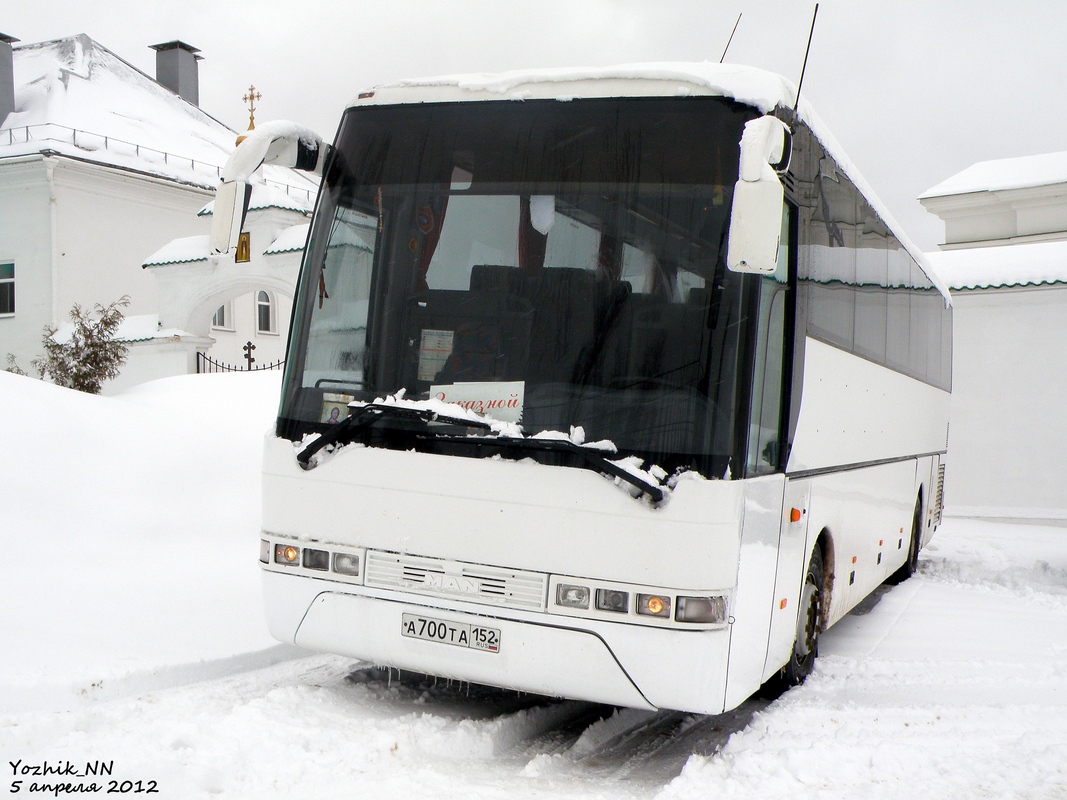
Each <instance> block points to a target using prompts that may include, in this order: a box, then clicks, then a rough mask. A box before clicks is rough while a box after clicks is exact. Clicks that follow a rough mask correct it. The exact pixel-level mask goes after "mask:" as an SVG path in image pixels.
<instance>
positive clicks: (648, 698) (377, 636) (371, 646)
mask: <svg viewBox="0 0 1067 800" xmlns="http://www.w3.org/2000/svg"><path fill="white" fill-rule="evenodd" d="M263 583H264V596H265V601H266V611H267V621H268V624H269V626H270V630H271V633H272V634H273V635H274V636H275V637H276V638H278V639H279V640H281V641H284V642H290V643H293V644H296V645H298V646H300V647H304V648H307V649H310V650H315V651H321V652H329V653H339V654H342V655H347V656H351V657H353V658H358V659H360V660H364V661H369V662H371V663H375V664H381V665H388V666H393V667H398V668H401V669H408V670H413V671H416V672H423V673H426V674H430V675H437V676H440V677H444V678H453V679H458V680H465V681H472V682H476V683H484V684H487V685H491V686H500V687H504V688H509V689H515V690H519V691H527V692H534V693H538V694H545V695H550V696H556V697H568V698H575V699H581V700H588V701H593V702H599V703H608V704H611V705H621V706H627V707H631V708H646V709H652V708H670V709H678V710H684V711H693V712H699V713H708V714H716V713H721V712H722V711H723V710H724V707H725V694H726V674H727V669H726V667H727V661H728V657H729V642H730V629H729V628H728V627H727V628H722V629H717V630H700V631H697V630H694V631H678V630H665V629H657V628H651V627H643V626H638V625H628V624H620V623H611V622H602V621H599V620H585V619H580V620H579V619H571V618H568V617H563V616H559V615H555V614H546V613H537V612H524V611H518V610H514V609H490V608H486V607H485V606H481V605H474V604H471V603H463V602H458V601H444V600H438V599H435V600H434V601H433V605H432V606H431V605H428V604H427V599H426V598H424V597H418V596H415V595H408V594H405V593H402V592H393V591H386V590H375V589H371V588H369V587H351V586H347V585H342V584H338V583H334V582H330V581H323V580H316V579H313V578H308V577H304V576H299V575H287V574H284V573H277V572H273V571H268V570H264V572H263ZM405 613H414V614H420V615H424V616H427V617H431V618H434V619H440V620H446V621H449V622H453V623H466V624H472V625H482V626H488V627H492V628H496V629H498V630H500V634H501V647H500V651H499V652H497V653H488V652H482V651H478V650H471V649H467V648H462V647H456V646H452V645H448V644H443V643H439V642H432V641H425V640H421V639H412V638H408V637H404V636H402V635H401V618H402V615H403V614H405Z"/></svg>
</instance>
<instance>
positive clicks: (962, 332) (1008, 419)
mask: <svg viewBox="0 0 1067 800" xmlns="http://www.w3.org/2000/svg"><path fill="white" fill-rule="evenodd" d="M953 300H954V304H955V314H954V324H955V331H954V337H953V342H954V348H955V352H954V355H953V386H952V423H951V430H950V434H949V452H948V466H947V469H946V474H945V506H946V510H947V512H948V513H950V514H955V515H961V516H990V517H1009V518H1039V519H1040V518H1044V519H1061V520H1067V491H1065V490H1064V487H1065V486H1067V458H1065V457H1064V454H1065V453H1067V411H1065V408H1064V402H1063V398H1064V397H1065V396H1067V285H1065V284H1055V285H1051V286H1028V287H1015V288H1001V289H995V290H989V289H985V290H972V291H954V292H953Z"/></svg>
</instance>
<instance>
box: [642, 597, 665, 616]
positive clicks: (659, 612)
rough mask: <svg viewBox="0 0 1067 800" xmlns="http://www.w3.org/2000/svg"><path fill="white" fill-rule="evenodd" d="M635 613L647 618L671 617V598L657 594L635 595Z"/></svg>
mask: <svg viewBox="0 0 1067 800" xmlns="http://www.w3.org/2000/svg"><path fill="white" fill-rule="evenodd" d="M637 613H638V614H644V615H645V616H647V617H667V618H670V616H671V598H669V597H664V596H663V595H658V594H639V595H637Z"/></svg>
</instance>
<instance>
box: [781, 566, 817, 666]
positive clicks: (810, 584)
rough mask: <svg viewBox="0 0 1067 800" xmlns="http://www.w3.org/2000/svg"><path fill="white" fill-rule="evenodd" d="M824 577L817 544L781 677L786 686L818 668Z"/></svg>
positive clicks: (806, 574) (801, 593) (801, 594)
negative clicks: (791, 643)
mask: <svg viewBox="0 0 1067 800" xmlns="http://www.w3.org/2000/svg"><path fill="white" fill-rule="evenodd" d="M823 578H824V574H823V563H822V550H821V549H819V547H818V545H816V547H815V549H814V550H813V551H812V553H811V560H810V561H809V562H808V571H807V572H806V573H805V575H804V587H803V588H802V589H801V591H800V609H799V610H798V611H797V633H796V639H795V640H794V641H793V652H792V654H791V655H790V656H789V661H788V663H787V664H786V665H785V666H784V667H783V668H782V672H781V680H782V683H784V684H785V686H786V687H790V686H799V685H800V684H801V683H803V682H804V679H805V678H807V677H808V676H809V675H810V674H811V672H812V670H813V669H815V659H816V657H818V655H819V633H820V632H821V627H822V587H823Z"/></svg>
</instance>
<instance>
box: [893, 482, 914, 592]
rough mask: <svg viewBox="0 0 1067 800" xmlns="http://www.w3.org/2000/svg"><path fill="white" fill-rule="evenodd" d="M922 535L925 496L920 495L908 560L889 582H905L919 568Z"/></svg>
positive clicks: (912, 519)
mask: <svg viewBox="0 0 1067 800" xmlns="http://www.w3.org/2000/svg"><path fill="white" fill-rule="evenodd" d="M922 535H923V498H922V495H921V494H920V495H919V499H918V500H916V501H915V513H914V514H913V515H912V518H911V542H910V543H909V544H908V560H907V561H905V562H904V563H903V564H902V565H901V567H900V569H898V570H897V571H896V572H894V573H893V574H892V575H890V576H889V578H887V579H886V582H887V583H890V584H894V585H895V584H898V583H903V582H904V581H906V580H907V579H908V578H910V577H911V576H912V575H914V574H915V573H916V572H918V570H919V548H920V547H922Z"/></svg>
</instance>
